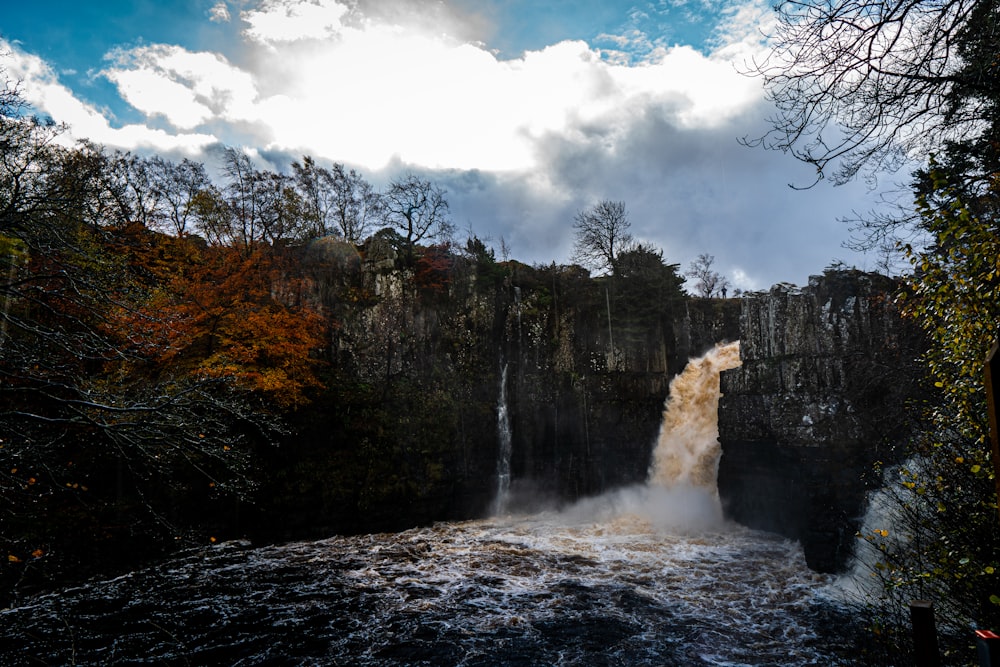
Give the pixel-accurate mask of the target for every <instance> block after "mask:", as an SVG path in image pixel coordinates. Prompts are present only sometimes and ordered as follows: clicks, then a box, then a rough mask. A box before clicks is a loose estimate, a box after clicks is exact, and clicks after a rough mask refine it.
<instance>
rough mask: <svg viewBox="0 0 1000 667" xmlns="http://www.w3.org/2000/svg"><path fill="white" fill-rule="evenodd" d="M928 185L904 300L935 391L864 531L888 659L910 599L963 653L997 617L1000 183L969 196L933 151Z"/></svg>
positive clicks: (901, 635)
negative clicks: (993, 363) (994, 418)
mask: <svg viewBox="0 0 1000 667" xmlns="http://www.w3.org/2000/svg"><path fill="white" fill-rule="evenodd" d="M924 183H925V186H926V185H928V184H929V186H930V187H925V188H924V190H923V192H922V194H921V195H920V196H919V198H918V201H917V207H918V210H919V213H920V215H921V221H922V223H921V224H922V227H923V229H924V230H925V231H926V232H927V233H928V234H929V235H930V243H929V244H927V246H926V247H925V248H923V249H919V250H918V249H915V248H913V247H912V246H906V247H905V248H904V251H905V252H906V255H907V256H908V257H909V259H910V262H911V263H912V265H913V267H914V272H913V274H912V276H911V278H910V281H909V284H908V285H907V287H906V289H905V290H904V291H903V292H902V293H901V294H900V295H899V299H900V302H901V304H902V309H903V312H904V315H906V316H908V317H910V318H913V319H914V320H915V321H916V322H917V323H918V324H919V326H920V327H921V328H922V329H923V330H924V332H925V333H926V335H927V337H928V340H929V343H930V346H929V349H928V351H927V352H926V354H925V362H926V366H927V369H928V372H929V378H930V382H931V383H932V384H933V386H934V388H935V390H936V394H935V398H934V400H932V401H930V402H929V403H928V404H927V406H926V409H925V414H924V415H923V418H924V420H925V421H924V429H923V434H922V435H921V436H920V437H918V438H917V439H915V441H914V442H913V443H911V452H910V453H911V455H912V457H911V459H910V460H909V462H908V463H907V465H906V466H905V467H902V468H900V469H899V470H898V471H897V470H894V471H892V473H893V474H892V476H890V477H888V478H887V479H886V481H885V483H886V488H885V489H884V490H883V491H882V494H883V495H882V496H881V497H880V499H879V503H880V504H881V506H882V511H883V516H882V518H881V519H880V521H881V523H880V524H879V525H870V526H867V527H866V528H865V531H864V533H863V534H862V535H861V537H862V538H863V539H864V540H865V542H866V543H867V544H868V545H869V547H870V549H871V551H872V553H873V554H874V561H873V567H872V572H871V574H872V576H873V578H874V580H875V581H876V582H877V584H878V585H877V588H876V591H875V594H874V595H873V597H872V598H871V599H870V600H869V602H870V605H871V608H870V614H871V617H870V624H871V627H872V628H873V629H876V630H877V631H878V635H879V637H880V639H881V642H882V643H883V645H887V646H890V647H892V652H891V654H890V656H889V657H885V658H884V661H890V660H893V661H894V660H901V659H902V658H901V657H900V656H905V655H907V652H908V650H909V648H908V647H909V644H910V639H909V634H908V632H907V628H908V624H909V619H908V616H907V611H906V610H907V605H908V604H909V602H910V601H911V600H914V599H928V600H931V601H933V602H934V603H935V605H936V610H937V618H938V624H939V627H940V630H941V637H942V644H943V647H944V649H943V650H944V651H945V654H946V657H947V658H948V659H949V661H954V662H958V663H961V662H965V661H966V658H968V657H969V656H970V647H969V644H970V643H971V637H970V634H969V629H970V627H973V626H975V627H981V628H993V629H996V628H998V627H1000V605H998V604H997V601H998V600H1000V577H998V570H1000V560H998V558H1000V522H998V513H997V496H996V486H995V483H994V472H993V471H994V467H993V463H992V461H991V460H990V445H989V440H988V434H989V431H988V422H987V414H986V401H985V387H984V382H983V380H984V361H985V355H986V353H987V351H988V350H989V349H990V347H991V345H992V343H993V341H994V340H995V338H996V336H997V333H998V323H1000V235H998V229H997V225H996V220H997V218H996V217H995V215H994V212H995V204H996V195H997V188H996V183H994V185H993V186H992V187H991V188H990V189H989V190H988V191H986V192H985V193H984V194H983V195H981V196H980V197H979V198H977V199H975V200H974V201H972V204H971V205H970V204H969V203H968V202H969V200H967V199H965V198H963V197H962V196H961V195H960V194H959V192H958V190H957V189H956V188H955V187H954V186H953V185H951V184H950V182H949V179H947V178H946V177H945V174H944V172H941V171H939V170H937V169H936V163H934V162H933V161H932V163H931V168H930V169H929V171H928V172H927V180H926V181H925V182H924ZM973 211H975V213H974V212H973ZM963 656H964V658H963Z"/></svg>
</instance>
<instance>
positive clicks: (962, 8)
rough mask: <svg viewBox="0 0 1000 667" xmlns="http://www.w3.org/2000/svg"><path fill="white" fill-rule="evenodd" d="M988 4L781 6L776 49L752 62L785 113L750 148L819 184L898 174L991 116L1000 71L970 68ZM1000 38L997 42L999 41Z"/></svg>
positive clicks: (822, 1) (809, 2)
mask: <svg viewBox="0 0 1000 667" xmlns="http://www.w3.org/2000/svg"><path fill="white" fill-rule="evenodd" d="M992 5H993V3H990V2H984V1H983V0H944V1H940V0H912V1H910V2H900V1H898V0H804V1H803V0H783V1H781V2H779V3H778V4H777V5H776V7H775V9H776V11H777V13H778V28H777V34H776V35H774V43H775V44H776V45H777V46H776V47H775V48H774V50H773V52H772V53H771V55H770V56H769V57H768V58H767V59H765V60H764V61H762V62H757V63H754V64H753V67H752V72H753V73H755V74H757V75H759V76H761V77H762V78H763V80H764V85H765V87H766V89H767V91H768V96H769V97H770V99H771V101H772V102H774V104H775V106H776V107H777V115H776V116H775V117H773V118H772V119H771V125H772V129H771V131H770V132H768V133H767V134H766V135H764V136H763V137H760V138H758V139H756V140H753V141H748V143H751V144H758V145H763V146H765V147H768V148H775V149H779V150H782V151H785V152H790V153H791V154H792V155H794V156H795V157H796V158H798V159H799V160H802V161H804V162H807V163H809V164H812V165H813V166H815V168H816V178H817V180H819V179H822V178H824V177H829V178H832V180H833V181H834V182H836V183H843V182H846V181H848V180H850V179H852V178H854V177H855V176H856V175H857V174H858V172H859V171H861V170H862V169H865V170H866V171H867V173H869V175H872V174H874V173H875V172H876V171H879V170H882V169H888V170H895V169H896V168H898V167H899V166H901V165H902V164H903V163H904V161H905V159H906V158H907V157H914V156H919V157H921V158H922V157H923V156H924V155H925V154H927V153H929V152H933V150H934V149H935V148H936V147H940V146H943V145H944V144H945V143H946V142H948V141H949V140H954V139H961V138H965V137H967V136H968V135H969V134H975V133H978V132H981V131H982V130H983V129H984V127H985V126H986V125H987V124H988V121H989V120H990V116H989V114H990V109H991V104H990V103H989V102H988V100H989V99H990V97H991V96H993V97H995V95H996V91H997V77H996V75H995V72H994V73H992V74H990V75H989V76H982V74H983V73H982V72H979V71H978V69H977V68H973V70H971V71H970V70H969V69H968V68H963V67H962V63H961V58H960V46H961V44H962V41H963V39H967V38H968V35H967V30H968V29H969V27H970V26H971V25H972V22H973V19H974V17H975V16H976V14H977V12H979V13H982V12H983V11H984V8H988V7H990V6H992ZM993 39H994V40H995V38H993Z"/></svg>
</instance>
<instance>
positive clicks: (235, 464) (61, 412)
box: [0, 107, 323, 581]
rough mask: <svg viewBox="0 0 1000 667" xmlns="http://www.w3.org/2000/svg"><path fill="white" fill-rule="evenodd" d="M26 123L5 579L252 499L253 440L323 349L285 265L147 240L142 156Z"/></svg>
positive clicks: (1, 272) (310, 377)
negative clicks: (207, 501)
mask: <svg viewBox="0 0 1000 667" xmlns="http://www.w3.org/2000/svg"><path fill="white" fill-rule="evenodd" d="M3 110H4V111H7V112H9V110H10V107H6V108H4V109H3ZM16 111H17V113H15V115H13V116H11V115H2V114H0V138H2V141H3V147H4V150H3V151H0V505H2V506H3V507H4V510H3V512H4V527H5V529H4V530H3V531H2V536H0V553H3V555H4V557H5V558H6V562H7V563H8V565H9V567H8V569H6V570H4V572H3V573H0V579H4V581H7V578H8V577H13V581H19V580H22V579H23V578H24V577H25V575H26V574H27V573H28V572H29V570H30V571H41V569H44V568H46V567H55V568H57V567H61V566H58V565H55V564H56V563H63V564H65V563H67V562H69V561H70V560H72V556H71V554H72V553H73V552H74V550H78V549H88V548H91V546H93V547H94V548H95V549H96V548H97V547H96V546H94V540H98V541H99V540H103V539H105V537H104V536H106V535H108V534H110V533H113V532H114V531H115V530H118V529H117V528H115V529H112V528H110V527H109V526H111V525H112V524H114V525H115V526H124V529H125V530H128V531H129V532H130V534H131V536H132V537H133V538H135V537H136V536H137V535H139V533H144V534H147V533H148V534H157V535H159V536H161V537H164V538H166V540H167V543H168V544H170V545H173V544H175V539H177V538H179V537H182V536H183V535H184V534H185V529H184V528H183V527H182V526H179V525H178V524H177V522H176V521H175V519H172V518H171V516H172V512H173V509H171V507H172V506H173V507H174V508H176V505H173V503H172V501H175V500H177V499H178V498H180V497H183V496H184V494H186V493H189V492H191V493H193V491H192V490H193V489H201V490H202V491H203V492H205V493H207V490H208V489H222V488H227V489H229V490H231V491H234V492H236V491H238V490H239V489H241V488H242V489H243V490H244V491H248V490H249V488H250V477H249V476H248V471H249V468H248V466H250V465H251V454H252V451H251V448H250V443H251V442H253V441H256V442H263V443H266V442H270V441H272V440H273V439H274V438H275V437H276V434H278V433H279V431H280V420H279V418H278V415H279V414H280V413H282V412H284V411H286V410H289V409H292V408H294V407H295V406H296V405H300V404H301V403H302V402H303V401H304V400H305V392H307V391H308V389H309V388H310V387H314V386H317V384H318V381H317V380H316V378H315V375H314V362H315V361H316V358H315V354H314V352H315V350H316V349H317V348H319V347H321V346H322V345H323V342H322V324H321V322H320V320H319V318H318V316H317V315H316V314H315V313H311V312H310V311H309V308H308V307H307V304H305V303H304V300H303V299H302V298H301V294H299V295H298V296H296V294H295V290H294V289H290V286H292V284H291V281H290V280H287V281H284V282H283V281H282V280H283V278H282V280H279V274H284V273H287V271H283V270H282V269H284V268H286V267H281V266H280V265H278V264H275V263H274V262H273V261H267V262H264V261H261V260H257V259H255V258H253V257H248V258H246V259H247V262H250V263H249V264H248V263H246V262H241V261H235V260H232V261H231V260H225V259H220V261H219V262H215V259H216V258H217V256H216V255H213V254H212V253H213V249H212V248H209V249H205V248H203V247H202V246H201V245H199V244H197V243H194V242H191V241H189V240H187V239H184V238H176V237H171V236H165V235H163V234H162V233H159V232H156V231H155V230H151V229H148V228H146V227H145V226H144V225H143V224H141V220H142V219H143V217H142V216H143V215H144V213H142V212H141V211H139V210H138V209H139V208H142V209H144V210H145V211H147V212H149V211H155V210H156V207H155V206H152V205H150V204H149V203H150V202H153V201H162V199H158V198H157V195H156V194H155V193H150V192H147V191H146V189H147V188H153V189H155V188H156V187H157V186H156V183H155V179H148V180H147V179H144V178H136V177H135V173H137V165H138V164H140V162H142V161H139V160H133V159H132V157H133V156H128V155H127V154H112V156H111V157H113V158H114V159H113V160H110V161H109V159H108V158H109V155H108V154H107V153H106V152H105V151H104V149H103V148H101V147H97V146H93V145H89V144H85V145H81V146H79V147H76V148H65V147H62V146H61V145H59V142H58V141H57V138H58V134H59V132H60V131H61V130H60V128H59V127H57V126H54V125H52V124H50V123H47V122H45V121H42V120H39V119H35V118H32V117H30V116H27V115H25V114H24V113H22V112H21V109H20V108H18V109H16ZM145 164H146V166H148V164H149V163H145ZM136 218H138V222H139V224H136V223H137V220H136ZM146 219H149V218H146ZM218 252H220V253H221V252H231V253H233V254H236V253H235V251H234V250H232V249H230V248H220V249H218ZM202 253H207V254H202ZM278 256H280V254H279V255H278ZM276 286H279V287H281V289H277V288H276ZM292 287H293V286H292ZM220 301H221V302H223V304H224V305H223V306H217V305H216V304H218V303H219V302H220ZM199 303H200V304H202V306H203V308H204V311H205V312H207V313H209V314H210V317H209V318H207V319H206V318H205V317H202V316H201V315H200V314H199V313H198V312H197V311H196V310H195V309H196V308H197V307H198V304H199ZM213 318H214V319H213ZM203 323H204V325H205V326H206V327H207V330H203V331H201V332H200V333H199V331H198V329H199V327H200V326H201V325H202V324H203ZM206 337H208V338H206ZM213 337H214V338H213ZM189 340H190V341H206V340H211V352H209V351H208V350H207V349H206V348H199V346H198V344H193V345H185V342H186V341H189ZM198 480H200V481H198ZM77 542H79V543H77ZM88 545H90V546H88ZM36 561H37V564H36ZM46 563H52V564H53V565H46ZM32 568H34V569H32Z"/></svg>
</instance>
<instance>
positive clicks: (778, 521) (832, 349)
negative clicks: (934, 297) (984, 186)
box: [719, 271, 923, 572]
mask: <svg viewBox="0 0 1000 667" xmlns="http://www.w3.org/2000/svg"><path fill="white" fill-rule="evenodd" d="M895 288H896V285H895V284H894V283H893V282H892V281H891V280H890V279H888V278H885V277H884V276H880V275H877V274H870V273H862V272H859V271H836V272H835V271H830V272H827V273H825V274H824V275H822V276H814V277H812V278H810V281H809V285H808V286H806V287H804V288H801V289H798V288H794V287H792V286H788V285H776V286H775V287H773V288H772V289H771V290H770V291H769V292H765V293H756V294H750V295H747V296H745V297H744V298H743V300H742V304H743V305H742V312H741V315H740V329H741V356H742V359H743V365H742V366H741V367H740V368H737V369H733V370H730V371H725V372H723V374H722V392H723V397H722V399H721V401H720V405H719V434H720V441H721V443H722V450H723V455H722V460H721V462H720V465H719V494H720V496H721V498H722V502H723V508H724V510H725V511H726V513H727V516H729V517H730V518H732V519H734V520H736V521H738V522H740V523H742V524H744V525H747V526H751V527H754V528H761V529H765V530H770V531H774V532H777V533H780V534H782V535H785V536H787V537H790V538H793V539H797V540H801V541H802V544H803V547H804V550H805V555H806V560H807V562H808V563H809V565H810V567H812V568H813V569H815V570H818V571H823V572H832V571H837V570H839V569H841V568H843V567H844V565H845V564H846V562H847V559H848V558H849V557H850V555H851V553H852V549H853V543H854V540H855V537H854V535H855V532H856V530H857V526H858V523H859V518H860V516H861V515H862V513H863V511H864V502H865V494H866V492H867V490H869V489H870V488H872V487H873V486H874V485H876V484H878V483H879V481H880V480H879V477H878V475H877V474H876V473H875V472H874V469H873V466H874V464H875V462H876V461H883V462H888V461H892V460H894V458H895V457H896V451H897V449H898V445H900V444H901V442H902V440H903V439H904V438H905V436H906V433H907V427H908V424H909V419H908V417H907V413H906V410H905V405H906V403H907V401H909V400H910V399H911V398H913V397H914V396H916V394H917V391H918V389H917V387H918V386H919V384H920V383H919V378H920V377H921V367H920V366H919V364H918V363H917V358H918V357H919V354H920V350H921V349H922V346H923V342H922V338H921V336H920V334H919V333H918V332H917V331H916V328H915V327H914V326H912V324H908V323H906V322H904V321H903V320H902V319H901V318H900V316H899V313H898V312H897V310H896V309H895V307H894V305H893V303H892V299H891V294H892V293H893V291H894V290H895Z"/></svg>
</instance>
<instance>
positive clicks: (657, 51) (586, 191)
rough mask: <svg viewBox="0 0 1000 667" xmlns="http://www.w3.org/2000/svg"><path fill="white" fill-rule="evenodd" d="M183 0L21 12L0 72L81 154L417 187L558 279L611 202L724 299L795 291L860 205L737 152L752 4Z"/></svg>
mask: <svg viewBox="0 0 1000 667" xmlns="http://www.w3.org/2000/svg"><path fill="white" fill-rule="evenodd" d="M345 2H346V0H344V1H342V0H230V1H220V0H194V1H192V2H173V3H171V2H163V1H162V0H161V1H159V2H157V1H153V0H138V1H132V2H123V1H112V2H107V1H102V2H79V0H76V1H62V0H57V1H50V2H45V3H40V2H39V3H14V4H13V5H12V6H11V7H8V8H5V11H4V13H3V14H2V15H0V39H2V40H4V44H3V45H0V46H3V47H4V50H6V51H7V52H9V55H8V56H7V57H5V58H3V59H2V60H0V63H2V64H3V65H4V66H5V67H6V69H7V73H8V75H9V76H12V77H15V78H18V79H21V80H22V81H23V89H24V91H25V95H26V97H27V98H28V99H29V101H31V102H32V103H33V104H34V105H35V107H36V108H37V109H38V110H39V111H41V112H43V113H46V114H48V115H51V116H52V117H53V118H55V119H56V120H57V121H61V122H66V123H68V124H69V126H70V127H71V130H72V135H73V136H74V137H75V138H88V139H91V140H94V141H97V142H99V143H102V144H105V145H107V146H109V147H113V148H122V149H127V150H134V151H136V152H141V153H160V154H163V155H166V156H168V157H172V158H180V157H192V158H195V159H201V160H203V161H205V162H206V163H208V164H209V165H210V166H211V164H212V160H213V156H214V155H215V154H217V151H216V149H217V147H218V146H219V145H222V144H225V145H236V146H242V147H245V148H246V149H247V150H248V151H250V152H251V154H252V155H253V156H254V158H255V160H256V161H257V162H258V164H259V166H261V167H263V168H272V169H284V168H287V165H288V164H289V163H290V161H291V160H294V159H299V158H300V157H301V156H302V155H304V154H309V155H312V156H314V157H315V158H316V159H317V160H318V161H319V162H320V163H324V162H326V163H329V162H332V161H338V162H345V163H347V164H349V165H351V166H354V167H357V168H358V169H360V170H361V171H362V172H363V173H365V174H366V175H367V176H368V177H369V179H370V180H372V182H373V183H375V184H376V185H379V184H384V183H385V182H387V181H388V180H389V179H391V178H392V177H394V176H396V175H398V174H400V173H402V172H404V171H414V172H417V173H420V174H422V175H424V176H426V177H428V178H431V179H433V180H435V181H436V182H438V183H439V184H441V185H442V186H443V187H444V188H445V189H447V191H448V199H449V202H450V203H451V210H452V214H453V219H454V222H455V223H456V225H457V226H458V227H459V229H462V230H472V231H473V232H474V233H475V234H477V235H478V236H480V237H482V238H487V239H490V240H492V241H493V242H495V243H496V244H499V241H500V239H501V238H502V239H503V240H504V242H505V243H506V244H507V246H508V247H510V248H511V250H512V254H513V256H514V257H515V258H517V259H520V260H522V261H527V262H533V263H546V264H547V263H549V262H552V261H555V262H568V261H569V255H570V251H571V247H572V241H573V239H572V229H571V224H572V220H573V216H574V214H575V213H576V212H577V211H579V210H581V209H583V208H586V207H587V206H589V205H591V204H593V203H595V202H596V201H598V200H600V199H613V200H620V201H624V202H625V203H626V207H627V209H628V211H629V214H630V219H631V221H632V231H633V232H634V233H635V235H636V236H637V237H639V238H641V239H642V240H644V241H647V242H650V243H653V244H655V245H657V246H658V247H660V248H662V249H663V250H664V254H665V256H666V258H667V260H668V261H671V262H677V263H680V264H682V265H683V266H686V265H687V264H688V263H689V262H690V261H691V260H693V259H694V258H695V257H696V256H697V255H698V254H700V253H704V252H707V253H710V254H712V255H714V256H715V257H716V268H717V269H718V270H720V271H721V272H723V273H725V274H726V275H727V276H728V277H729V278H730V280H731V281H732V282H733V283H734V285H735V286H737V287H741V288H744V289H762V288H767V287H769V286H770V285H771V284H773V283H775V282H781V281H789V282H796V283H800V284H801V283H802V282H804V281H805V279H806V277H807V276H808V275H809V274H812V273H817V272H819V271H821V270H822V269H823V268H824V267H825V266H827V265H828V264H830V263H831V262H832V261H834V260H844V261H846V262H847V263H848V264H854V265H857V266H859V267H861V268H874V265H875V264H876V262H877V258H866V257H859V256H856V255H853V254H852V253H850V252H848V251H846V250H844V249H843V248H842V247H840V246H841V243H842V242H843V241H844V240H845V239H846V238H847V237H848V229H847V226H846V224H844V223H842V222H840V218H843V217H848V216H851V215H852V213H853V212H855V211H866V210H868V209H870V208H871V207H872V206H873V205H874V202H875V196H874V194H873V193H870V192H868V191H867V190H866V189H865V188H864V187H862V186H860V185H857V184H851V185H847V186H842V187H839V188H832V187H829V186H826V185H823V184H821V185H820V186H818V187H816V188H813V189H812V190H809V191H807V192H797V191H794V190H792V189H790V188H788V187H787V184H788V183H790V182H794V183H804V182H809V181H810V179H811V176H812V175H811V174H810V173H809V170H808V169H807V168H806V167H804V166H803V165H799V164H797V163H794V161H792V160H791V158H788V157H786V156H783V155H780V154H772V153H766V152H764V151H760V150H752V149H748V148H745V147H743V146H741V145H740V144H739V142H738V139H739V138H740V137H743V136H754V135H755V134H759V133H760V132H762V130H763V127H764V125H763V123H764V119H765V118H766V116H767V115H768V114H769V112H770V110H769V108H768V106H767V103H766V101H765V100H764V96H763V91H762V90H761V88H760V83H759V81H758V80H756V79H753V78H748V77H745V76H742V75H741V74H739V73H738V71H737V70H738V69H739V67H740V66H741V64H742V63H744V62H746V61H747V60H748V59H750V58H753V57H754V56H760V55H761V54H763V53H765V49H766V44H765V43H764V41H763V39H762V38H761V31H762V30H763V31H766V29H767V25H768V22H769V21H770V20H771V15H770V12H769V10H768V8H767V6H766V3H762V2H760V1H759V0H672V1H667V0H647V1H645V2H630V1H619V0H611V1H598V0H575V1H571V0H549V1H548V2H544V3H542V2H533V1H530V0H351V2H349V3H346V4H345Z"/></svg>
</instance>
